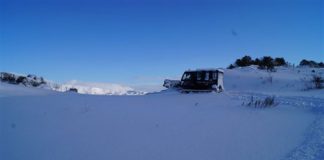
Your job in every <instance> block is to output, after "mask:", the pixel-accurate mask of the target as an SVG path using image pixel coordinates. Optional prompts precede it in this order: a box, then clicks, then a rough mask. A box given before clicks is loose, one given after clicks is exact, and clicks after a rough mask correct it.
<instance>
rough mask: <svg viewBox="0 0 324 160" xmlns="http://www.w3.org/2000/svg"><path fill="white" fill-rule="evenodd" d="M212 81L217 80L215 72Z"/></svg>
mask: <svg viewBox="0 0 324 160" xmlns="http://www.w3.org/2000/svg"><path fill="white" fill-rule="evenodd" d="M213 80H217V72H213Z"/></svg>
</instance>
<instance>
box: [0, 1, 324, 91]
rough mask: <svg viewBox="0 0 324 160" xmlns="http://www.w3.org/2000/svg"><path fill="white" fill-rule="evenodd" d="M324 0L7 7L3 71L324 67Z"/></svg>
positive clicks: (154, 74)
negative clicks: (239, 64) (279, 60)
mask: <svg viewBox="0 0 324 160" xmlns="http://www.w3.org/2000/svg"><path fill="white" fill-rule="evenodd" d="M323 8H324V3H323V2H321V1H320V0H282V1H279V0H272V1H269V0H268V1H262V0H261V1H260V0H258V1H256V0H247V1H246V0H245V1H243V0H242V1H240V0H215V1H190V0H187V1H179V0H173V1H171V0H169V1H154V0H153V1H148V0H147V1H141V0H133V1H131V0H124V1H109V0H105V1H104V0H100V1H98V0H87V1H86V0H79V1H73V0H29V1H25V0H1V8H0V13H1V21H0V33H1V35H0V36H1V41H0V59H1V61H0V70H1V71H10V72H16V73H23V74H27V73H33V74H37V75H42V76H44V77H45V78H47V79H51V80H54V81H57V82H65V81H68V80H80V81H92V82H113V83H122V84H131V85H136V84H158V83H162V82H161V79H163V78H165V77H176V76H180V74H182V72H183V71H184V70H186V69H188V68H192V69H193V68H205V67H208V68H210V67H227V66H228V65H229V64H230V63H233V62H234V61H235V59H237V58H239V57H241V56H244V55H251V56H252V57H254V58H255V57H261V56H264V55H270V56H274V57H276V56H280V57H285V58H286V59H287V60H288V61H290V62H292V63H299V61H300V60H301V59H303V58H306V59H313V60H317V61H324V47H323V46H324V24H323V23H324V9H323Z"/></svg>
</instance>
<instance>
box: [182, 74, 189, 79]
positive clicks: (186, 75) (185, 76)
mask: <svg viewBox="0 0 324 160" xmlns="http://www.w3.org/2000/svg"><path fill="white" fill-rule="evenodd" d="M190 79H191V74H190V73H185V74H183V76H182V80H190Z"/></svg>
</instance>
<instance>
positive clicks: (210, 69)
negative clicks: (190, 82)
mask: <svg viewBox="0 0 324 160" xmlns="http://www.w3.org/2000/svg"><path fill="white" fill-rule="evenodd" d="M202 71H218V72H222V73H224V70H223V69H220V68H207V69H195V70H190V69H189V70H186V71H185V72H202Z"/></svg>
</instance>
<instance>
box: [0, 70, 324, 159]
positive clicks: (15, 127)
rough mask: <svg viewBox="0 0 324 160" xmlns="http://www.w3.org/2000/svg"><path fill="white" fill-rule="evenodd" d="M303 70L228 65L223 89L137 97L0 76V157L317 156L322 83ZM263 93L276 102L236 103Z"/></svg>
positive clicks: (322, 141)
mask: <svg viewBox="0 0 324 160" xmlns="http://www.w3.org/2000/svg"><path fill="white" fill-rule="evenodd" d="M322 71H323V70H320V69H318V70H316V71H315V72H319V74H320V72H322ZM313 73H314V72H312V69H309V68H304V69H299V71H298V69H287V68H278V70H277V72H273V73H271V75H269V73H268V72H266V71H261V70H256V69H255V68H254V67H247V68H237V69H233V70H225V78H224V84H225V89H226V91H225V92H223V93H204V94H192V93H191V94H180V93H178V92H175V91H172V90H165V91H163V92H159V93H155V94H148V95H143V96H98V95H97V96H95V95H84V94H75V93H73V92H55V91H52V90H44V89H40V88H27V87H23V86H21V85H11V84H4V83H1V84H0V127H1V128H0V129H1V134H0V159H4V160H20V159H23V160H29V159H30V160H44V159H60V160H67V159H78V160H92V159H114V160H128V159H129V160H134V159H141V160H142V159H143V160H179V159H186V160H197V159H199V160H214V159H221V160H227V159H228V160H260V159H262V160H274V159H287V160H290V159H306V160H308V159H314V160H319V159H323V158H324V97H323V95H324V90H323V89H322V90H304V83H303V80H301V79H300V78H302V77H305V76H307V75H309V74H313ZM267 77H272V82H271V81H269V79H267ZM78 83H79V82H72V83H71V85H73V87H75V86H77V85H78ZM81 85H82V86H84V84H81ZM71 87H72V86H71ZM270 95H271V96H272V95H274V96H275V97H276V99H275V101H276V103H278V105H277V106H275V107H270V108H254V107H248V106H246V105H242V104H243V103H246V102H248V101H249V100H250V98H251V96H253V97H254V98H255V99H264V98H265V97H267V96H270Z"/></svg>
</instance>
